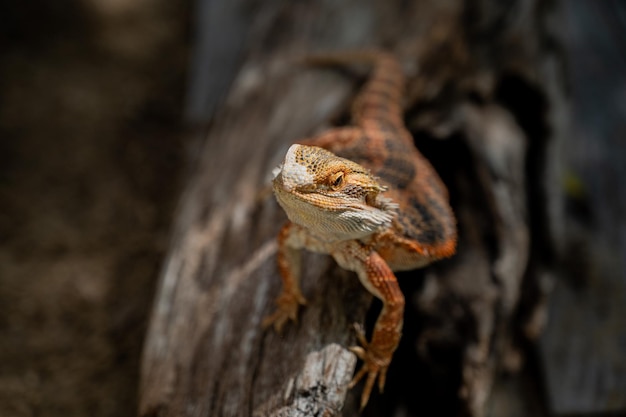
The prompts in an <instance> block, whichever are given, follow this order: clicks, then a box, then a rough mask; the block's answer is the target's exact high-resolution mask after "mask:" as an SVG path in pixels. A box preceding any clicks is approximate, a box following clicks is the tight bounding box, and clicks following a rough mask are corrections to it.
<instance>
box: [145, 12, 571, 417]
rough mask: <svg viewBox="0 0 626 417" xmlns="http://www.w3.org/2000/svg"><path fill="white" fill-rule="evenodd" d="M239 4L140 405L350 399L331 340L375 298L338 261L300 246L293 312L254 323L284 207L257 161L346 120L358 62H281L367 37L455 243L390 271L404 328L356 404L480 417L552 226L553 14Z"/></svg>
mask: <svg viewBox="0 0 626 417" xmlns="http://www.w3.org/2000/svg"><path fill="white" fill-rule="evenodd" d="M231 3H232V2H231ZM435 3H436V4H435ZM214 4H220V3H219V2H215V3H214ZM235 4H236V6H233V5H232V4H231V6H230V10H238V11H239V13H241V15H240V16H239V18H241V19H243V20H244V22H245V24H241V22H239V24H238V25H237V27H249V28H248V32H247V35H248V36H247V37H246V38H245V39H246V40H245V41H242V42H244V45H243V47H242V48H241V50H242V51H243V52H242V53H241V54H242V55H241V57H242V58H241V65H240V66H239V68H237V70H236V75H235V77H234V80H232V85H231V88H230V89H229V91H228V93H227V94H226V99H225V101H224V102H223V103H222V104H220V105H218V106H217V107H216V108H217V110H216V111H215V113H214V114H213V117H212V121H211V123H210V127H209V130H208V135H207V138H206V140H205V141H204V144H203V146H202V147H201V149H200V150H199V156H198V160H197V163H196V166H195V167H194V169H193V170H192V171H191V174H190V176H189V179H188V184H187V187H186V190H185V192H184V194H183V196H182V200H181V204H180V208H179V211H178V215H177V221H176V225H175V229H174V233H173V238H172V244H171V249H170V252H169V255H168V257H167V260H166V262H165V267H164V269H163V273H162V276H161V282H160V289H159V292H158V294H157V298H156V301H155V306H154V310H153V313H152V319H151V325H150V329H149V333H148V336H147V339H146V343H145V349H144V354H143V366H142V378H141V387H140V412H139V413H140V415H141V416H183V415H184V416H208V415H211V416H241V415H254V416H299V415H302V416H304V415H339V414H343V415H357V414H358V405H357V399H358V394H359V392H358V389H355V390H352V391H350V392H348V391H347V388H346V386H347V383H348V382H349V380H350V378H351V376H352V375H353V373H354V369H355V364H356V359H355V357H354V355H353V354H352V353H350V352H349V351H348V350H347V349H346V348H347V347H348V346H350V345H353V344H355V335H354V332H353V331H352V330H351V328H352V324H353V323H362V322H364V320H365V319H366V316H367V312H368V308H369V305H370V302H371V297H370V296H369V295H368V294H367V292H366V291H365V289H363V288H362V287H361V286H360V284H359V283H358V280H357V279H356V277H355V276H354V275H353V274H351V273H348V272H346V271H343V270H341V269H340V268H338V267H337V266H336V265H335V264H334V263H333V262H332V261H331V260H330V258H329V257H326V256H320V255H313V254H305V256H304V257H303V265H304V276H303V292H304V294H305V296H306V298H307V299H308V305H307V306H306V308H304V309H303V311H302V314H301V316H300V320H299V322H298V323H297V324H290V325H288V326H287V328H286V330H285V331H284V333H283V334H276V333H275V332H274V331H271V330H263V329H262V326H261V322H262V320H263V318H264V317H265V316H266V315H268V314H269V313H270V312H271V311H272V309H273V300H274V298H275V297H276V296H277V295H278V294H279V285H280V279H279V275H278V271H277V268H276V265H275V262H276V260H275V252H276V243H275V236H276V234H277V232H278V230H279V228H280V226H281V225H282V223H283V222H284V221H285V215H284V213H283V212H282V211H281V210H280V208H279V207H278V205H277V204H276V203H275V201H274V200H273V198H272V197H271V196H270V194H269V193H268V183H269V181H268V180H269V176H270V172H271V170H272V168H273V167H274V166H276V165H277V164H278V163H279V162H280V160H281V159H282V157H283V155H284V153H285V151H286V149H287V147H288V145H289V144H290V143H293V142H294V141H295V140H297V139H299V138H304V137H308V136H311V135H312V134H313V133H315V132H318V131H320V130H321V129H323V128H327V127H328V126H329V125H330V124H333V123H336V124H345V123H346V119H347V114H348V109H349V104H350V100H351V97H352V96H353V94H354V91H355V90H356V89H357V88H358V81H359V80H362V77H363V74H364V73H361V72H359V71H356V72H352V71H341V72H338V71H331V70H321V69H310V68H304V67H302V66H300V65H298V63H297V61H298V59H299V58H301V57H304V56H306V55H307V54H309V53H313V52H320V51H329V50H348V49H355V48H371V47H385V48H387V49H390V50H392V51H394V52H395V53H397V54H398V56H399V57H400V58H401V60H402V62H403V64H404V65H405V66H406V68H407V73H408V75H409V88H408V91H407V109H406V110H407V113H406V114H407V117H406V121H407V125H408V127H409V128H410V130H411V131H412V132H413V133H414V135H415V137H416V146H417V147H418V148H419V149H420V150H421V151H423V153H425V155H426V156H427V157H429V158H430V159H431V161H432V162H433V164H434V165H435V167H436V168H437V169H438V171H439V172H440V174H441V176H442V177H443V179H444V181H445V182H446V184H447V185H448V187H449V189H450V192H451V197H452V204H453V207H454V209H455V212H456V215H457V218H458V224H459V231H460V241H459V248H458V254H457V255H456V256H455V257H454V258H452V259H450V260H447V261H444V262H440V263H438V264H436V265H434V266H432V267H429V268H426V269H424V270H420V271H413V272H407V273H402V274H398V276H399V279H400V281H401V285H402V288H403V291H404V293H405V296H406V298H407V312H406V316H405V325H404V326H405V328H404V336H403V340H402V344H401V346H400V348H399V350H398V352H397V353H396V355H395V357H394V360H393V362H392V366H391V368H390V372H389V376H388V382H387V387H386V393H385V395H383V396H378V395H377V394H374V395H373V398H372V400H371V404H370V406H368V409H366V410H365V414H367V413H374V412H375V411H376V410H378V411H380V412H383V411H381V410H385V411H384V413H385V414H389V415H391V414H392V412H393V410H396V411H397V410H398V407H403V408H404V409H405V410H408V413H409V415H413V414H415V415H418V414H419V415H423V413H424V412H426V413H435V412H436V413H437V414H438V415H458V414H459V413H461V414H469V415H475V416H479V415H483V414H484V413H485V410H486V405H487V403H488V398H489V395H490V392H491V388H492V385H493V381H494V378H496V376H497V375H498V372H499V371H501V370H503V369H504V370H511V371H513V370H517V369H519V368H520V366H521V364H522V362H523V355H522V353H521V351H520V341H521V340H529V339H533V338H536V337H537V335H538V334H539V333H540V330H541V328H542V326H543V319H542V318H543V317H544V314H545V313H544V311H545V301H546V299H547V289H546V288H547V286H546V285H544V283H545V282H544V281H545V280H546V279H548V280H549V279H551V278H549V277H550V271H551V269H550V265H551V262H552V261H553V258H554V255H553V254H554V251H555V243H554V242H555V236H557V235H558V233H559V226H558V225H559V222H558V216H559V213H560V210H561V209H560V206H561V205H560V193H559V192H558V190H556V189H555V188H553V187H555V184H557V181H556V180H557V176H556V169H555V165H556V163H555V151H554V149H555V143H557V142H558V140H559V138H560V134H561V130H560V126H561V125H562V120H560V119H559V114H558V113H556V112H555V110H554V109H553V107H551V106H555V107H554V108H556V109H558V106H559V105H560V104H561V103H560V101H559V100H560V97H561V92H562V86H561V85H560V84H559V83H555V82H554V81H555V80H559V79H560V76H561V74H560V72H559V71H560V56H559V55H558V53H557V52H558V51H557V50H555V48H554V39H553V35H552V34H550V33H549V32H547V31H546V30H545V27H544V19H545V18H546V17H547V16H549V13H551V11H550V10H549V9H548V8H547V7H546V6H545V2H538V1H537V2H536V1H521V0H520V1H513V2H508V4H507V6H506V7H503V6H500V3H499V2H497V1H495V0H493V1H480V0H472V1H467V2H458V1H445V2H422V1H416V2H401V1H383V0H380V1H371V2H365V3H364V2H362V1H356V0H355V1H346V2H341V3H335V2H330V1H329V2H281V1H267V2H262V3H254V2H248V1H245V0H241V1H239V2H236V3H235ZM246 13H249V15H247V14H246ZM229 21H230V20H229ZM225 30H226V29H225ZM218 32H219V30H218ZM242 39H243V37H242ZM230 62H232V60H231V61H230ZM213 65H214V66H218V65H220V63H219V62H217V63H214V64H213ZM212 73H214V74H216V73H219V74H222V75H221V76H223V77H225V75H224V71H218V72H216V71H212ZM222 81H223V82H224V83H228V82H229V80H227V79H226V78H224V79H223V80H222ZM196 101H202V100H196ZM209 101H211V100H209ZM211 102H212V103H215V100H213V101H211ZM212 105H213V104H212ZM441 139H446V140H441ZM546 277H548V278H546ZM376 308H379V306H377V305H374V307H373V309H374V310H372V311H370V314H369V315H370V316H375V315H376V311H375V309H376ZM370 321H371V320H370ZM366 322H369V321H367V320H366Z"/></svg>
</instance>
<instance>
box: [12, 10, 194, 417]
mask: <svg viewBox="0 0 626 417" xmlns="http://www.w3.org/2000/svg"><path fill="white" fill-rule="evenodd" d="M187 7H188V5H187V4H186V3H185V2H170V1H167V0H141V1H133V2H130V1H125V0H116V1H104V0H71V1H69V2H63V4H62V5H61V3H58V4H57V3H55V2H46V1H43V0H38V1H30V2H4V3H3V5H2V6H0V26H1V27H2V32H1V34H0V50H1V55H0V60H1V64H0V364H1V366H0V415H1V416H4V417H12V416H35V415H46V416H66V417H71V416H130V415H134V414H135V413H136V403H137V382H138V370H139V357H140V352H141V347H142V340H143V336H144V333H145V329H146V326H147V319H148V315H149V312H150V307H151V302H152V298H153V295H154V291H155V285H156V282H157V279H158V272H159V268H160V263H161V261H162V257H163V254H164V252H165V251H166V248H167V244H168V235H169V227H170V223H171V220H172V217H173V212H174V208H175V204H176V200H177V196H178V192H179V185H180V182H181V181H180V176H181V167H182V166H183V164H184V162H183V153H184V152H183V148H184V137H185V132H183V129H182V122H181V120H180V119H181V117H180V115H181V109H182V101H183V89H184V82H185V71H186V66H187V48H188V45H187V44H188V41H187V36H188V34H187V31H188V29H187V21H186V19H187V17H186V16H187V14H188V10H187V9H186V8H187Z"/></svg>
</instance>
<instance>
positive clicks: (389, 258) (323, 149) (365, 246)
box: [264, 51, 457, 409]
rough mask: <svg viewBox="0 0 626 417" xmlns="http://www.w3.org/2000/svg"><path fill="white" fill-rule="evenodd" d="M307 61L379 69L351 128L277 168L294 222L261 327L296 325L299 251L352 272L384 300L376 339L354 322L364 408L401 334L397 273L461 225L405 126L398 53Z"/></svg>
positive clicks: (426, 257)
mask: <svg viewBox="0 0 626 417" xmlns="http://www.w3.org/2000/svg"><path fill="white" fill-rule="evenodd" d="M309 62H310V63H312V64H315V65H349V64H352V63H366V64H370V65H372V66H373V69H372V72H371V75H370V77H369V79H368V81H367V82H366V83H365V85H364V87H363V88H362V89H361V91H360V92H359V94H358V95H357V97H356V99H355V100H354V103H353V107H352V112H351V113H352V121H353V126H348V127H341V128H334V129H330V130H328V131H326V132H324V133H322V134H321V135H319V136H316V137H313V138H310V139H306V140H303V141H299V144H294V145H292V146H291V147H290V148H289V150H288V151H287V154H286V156H285V158H284V161H283V162H282V164H281V165H280V166H279V167H278V168H277V169H276V170H275V173H274V174H275V176H274V179H273V182H272V188H273V191H274V194H275V196H276V199H277V200H278V203H279V204H280V206H281V207H282V208H283V209H284V211H285V213H286V214H287V217H288V218H289V221H288V222H287V223H286V224H285V226H284V227H283V228H282V229H281V231H280V233H279V235H278V247H279V249H278V255H277V258H278V267H279V271H280V274H281V277H282V282H283V289H282V293H281V294H280V296H279V297H278V299H277V301H276V303H277V307H278V308H277V310H276V312H275V313H274V314H272V315H270V316H269V317H267V318H266V319H265V321H264V324H265V325H266V326H268V325H273V326H274V327H275V329H276V330H277V331H280V330H281V328H282V327H283V326H284V324H285V323H286V322H287V321H288V320H292V321H297V314H298V310H299V307H300V306H303V305H305V304H306V300H305V298H304V296H303V295H302V292H301V290H300V285H299V275H300V256H299V255H300V251H301V249H307V250H309V251H313V252H318V253H324V254H329V255H331V256H332V257H333V258H334V259H335V261H336V262H337V263H338V264H339V265H340V266H341V267H342V268H345V269H347V270H350V271H354V272H356V274H357V275H358V277H359V279H360V281H361V283H362V284H363V286H364V287H365V288H366V289H367V290H368V291H369V292H370V293H371V294H373V295H374V296H376V297H378V298H379V299H380V300H382V302H383V308H382V311H381V313H380V315H379V317H378V319H377V321H376V324H375V327H374V330H373V334H372V338H371V340H370V341H367V339H366V337H365V334H364V333H363V331H362V330H361V329H360V328H357V337H358V341H359V344H360V346H353V347H351V348H350V350H351V351H352V352H354V353H355V354H356V355H357V356H358V358H360V359H361V360H362V361H363V365H362V367H361V369H360V370H359V371H358V372H357V373H356V375H355V376H354V378H353V379H352V381H351V382H350V384H349V388H352V387H354V386H355V385H356V384H357V383H358V382H359V381H360V380H361V379H363V378H364V377H366V378H365V386H364V388H363V393H362V395H361V402H360V405H361V409H363V408H364V407H365V405H366V404H367V402H368V400H369V397H370V393H371V391H372V388H373V386H374V384H375V382H376V379H377V378H378V387H379V390H380V391H382V390H383V387H384V385H385V377H386V373H387V369H388V367H389V363H390V362H391V358H392V356H393V353H394V351H395V350H396V348H397V346H398V343H399V341H400V337H401V332H402V322H403V312H404V296H403V294H402V292H401V290H400V287H399V286H398V282H397V280H396V277H395V275H394V273H393V272H392V271H401V270H410V269H415V268H420V267H423V266H425V265H427V264H429V263H430V262H432V261H435V260H438V259H441V258H445V257H449V256H451V255H453V254H454V252H455V247H456V237H457V231H456V222H455V218H454V214H453V212H452V209H451V208H450V205H449V202H448V192H447V189H446V187H445V186H444V184H443V182H442V181H441V179H440V178H439V176H438V175H437V173H436V172H435V170H434V169H433V167H432V166H431V164H430V163H429V162H428V161H427V160H426V159H425V158H424V157H423V156H422V155H421V154H420V153H419V151H418V150H417V149H416V148H415V146H414V143H413V138H412V136H411V134H410V133H409V132H408V131H407V129H406V128H405V127H404V122H403V110H402V104H401V103H402V98H403V91H404V74H403V71H402V69H401V66H400V64H399V62H398V61H397V59H396V58H395V57H394V56H392V55H391V54H388V53H385V52H382V51H371V52H355V53H342V54H337V55H324V56H321V57H314V58H312V59H309Z"/></svg>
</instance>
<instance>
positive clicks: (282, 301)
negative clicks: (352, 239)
mask: <svg viewBox="0 0 626 417" xmlns="http://www.w3.org/2000/svg"><path fill="white" fill-rule="evenodd" d="M303 233H304V230H302V228H300V227H299V226H297V225H295V224H293V223H291V222H287V223H286V224H285V225H284V226H283V228H282V229H281V230H280V232H279V234H278V255H277V258H278V270H279V272H280V277H281V279H282V281H283V289H282V292H281V294H280V295H279V296H278V298H277V299H276V305H277V309H276V311H275V312H274V313H273V314H271V315H270V316H268V317H266V318H265V319H264V320H263V327H268V326H271V325H273V326H274V329H275V330H276V331H277V332H280V331H281V330H282V328H283V326H284V325H285V323H286V322H287V321H288V320H292V321H294V322H297V321H298V309H299V308H300V306H301V305H305V304H306V299H305V298H304V296H303V295H302V291H301V290H300V258H301V250H300V249H301V248H302V247H303V242H302V241H303V239H304V237H303V236H301V234H303Z"/></svg>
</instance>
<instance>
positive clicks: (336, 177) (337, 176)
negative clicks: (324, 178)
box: [328, 171, 344, 190]
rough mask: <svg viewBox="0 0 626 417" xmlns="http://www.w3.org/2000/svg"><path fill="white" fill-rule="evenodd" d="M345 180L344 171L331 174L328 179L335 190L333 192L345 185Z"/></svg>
mask: <svg viewBox="0 0 626 417" xmlns="http://www.w3.org/2000/svg"><path fill="white" fill-rule="evenodd" d="M343 180H344V173H343V171H338V172H335V173H334V174H331V175H330V176H329V177H328V183H329V185H330V186H331V187H332V188H333V190H336V189H338V188H340V187H341V186H342V185H343Z"/></svg>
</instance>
